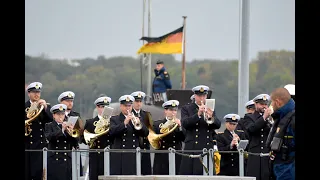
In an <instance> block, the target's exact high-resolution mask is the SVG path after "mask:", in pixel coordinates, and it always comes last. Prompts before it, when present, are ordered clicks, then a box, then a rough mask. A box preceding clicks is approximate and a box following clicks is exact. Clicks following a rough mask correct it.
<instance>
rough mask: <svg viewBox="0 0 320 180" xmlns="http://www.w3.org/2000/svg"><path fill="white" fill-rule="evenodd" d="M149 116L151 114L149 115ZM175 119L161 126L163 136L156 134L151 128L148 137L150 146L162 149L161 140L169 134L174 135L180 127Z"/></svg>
mask: <svg viewBox="0 0 320 180" xmlns="http://www.w3.org/2000/svg"><path fill="white" fill-rule="evenodd" d="M148 115H149V114H148ZM174 120H175V117H173V118H170V119H169V120H168V121H167V122H165V123H164V124H163V123H161V124H160V125H159V128H160V133H162V134H156V133H155V132H154V131H153V130H152V128H151V127H149V135H148V140H149V142H150V145H151V146H152V147H153V148H154V149H160V147H161V144H160V140H161V139H162V138H163V137H165V136H167V135H168V134H170V133H172V132H173V131H174V130H175V129H177V127H178V126H179V124H177V123H175V121H174Z"/></svg>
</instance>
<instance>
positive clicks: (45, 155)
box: [42, 147, 48, 179]
mask: <svg viewBox="0 0 320 180" xmlns="http://www.w3.org/2000/svg"><path fill="white" fill-rule="evenodd" d="M47 162H48V149H47V148H46V147H44V148H43V149H42V170H43V173H42V176H43V177H42V179H48V178H47V175H48V173H47V171H48V168H47V167H48V164H47Z"/></svg>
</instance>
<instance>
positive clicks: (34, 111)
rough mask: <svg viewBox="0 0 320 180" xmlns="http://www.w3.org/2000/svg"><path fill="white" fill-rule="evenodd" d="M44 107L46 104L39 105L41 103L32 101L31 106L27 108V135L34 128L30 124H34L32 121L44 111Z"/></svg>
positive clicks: (25, 122) (25, 124)
mask: <svg viewBox="0 0 320 180" xmlns="http://www.w3.org/2000/svg"><path fill="white" fill-rule="evenodd" d="M43 109H44V105H41V106H40V107H39V103H38V102H35V103H32V104H31V105H30V107H27V108H26V109H25V111H26V113H27V118H28V119H27V120H25V121H24V126H25V133H24V135H25V136H29V135H30V133H31V131H32V129H31V128H30V125H31V124H32V121H34V120H35V119H36V118H37V117H38V116H39V115H40V113H41V112H42V110H43Z"/></svg>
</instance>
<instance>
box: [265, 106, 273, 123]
mask: <svg viewBox="0 0 320 180" xmlns="http://www.w3.org/2000/svg"><path fill="white" fill-rule="evenodd" d="M269 109H271V114H273V112H274V110H273V106H272V105H270V106H269ZM263 110H264V111H265V110H266V108H264V109H263ZM271 114H270V116H269V117H268V118H267V121H268V122H269V123H270V124H271V125H272V124H273V123H274V121H273V118H272V117H271Z"/></svg>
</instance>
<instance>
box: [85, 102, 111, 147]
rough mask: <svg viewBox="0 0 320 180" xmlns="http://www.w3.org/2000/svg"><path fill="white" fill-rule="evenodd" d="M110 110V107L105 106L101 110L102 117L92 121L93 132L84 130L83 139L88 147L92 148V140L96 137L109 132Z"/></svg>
mask: <svg viewBox="0 0 320 180" xmlns="http://www.w3.org/2000/svg"><path fill="white" fill-rule="evenodd" d="M112 112H113V108H112V107H108V106H105V107H104V109H103V112H102V118H101V119H99V120H98V121H95V122H94V123H93V125H94V126H95V129H94V133H90V132H88V131H87V130H84V132H83V136H84V140H85V141H86V143H87V144H88V146H89V147H90V148H93V146H94V142H95V140H96V139H98V137H100V136H102V135H104V134H107V133H108V132H109V130H110V118H111V115H112Z"/></svg>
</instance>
